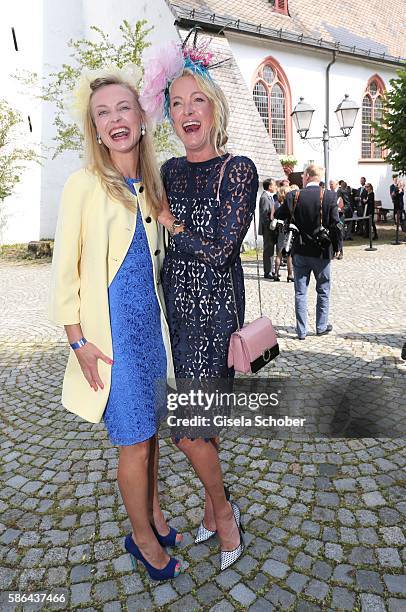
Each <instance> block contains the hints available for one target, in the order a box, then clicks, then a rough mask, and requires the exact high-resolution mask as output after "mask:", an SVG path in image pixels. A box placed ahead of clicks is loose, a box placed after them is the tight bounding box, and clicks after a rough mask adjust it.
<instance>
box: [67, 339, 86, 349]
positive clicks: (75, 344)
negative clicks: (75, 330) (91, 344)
mask: <svg viewBox="0 0 406 612" xmlns="http://www.w3.org/2000/svg"><path fill="white" fill-rule="evenodd" d="M85 344H87V340H86V338H81V339H80V340H78V341H77V342H73V343H72V344H71V345H70V347H71V349H73V350H74V351H76V349H78V348H81V347H82V346H85Z"/></svg>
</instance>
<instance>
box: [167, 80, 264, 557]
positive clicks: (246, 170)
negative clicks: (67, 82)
mask: <svg viewBox="0 0 406 612" xmlns="http://www.w3.org/2000/svg"><path fill="white" fill-rule="evenodd" d="M169 92H170V93H169V96H170V100H169V102H170V107H169V108H170V116H171V120H172V123H173V126H174V129H175V131H176V133H177V135H178V136H179V138H180V139H181V140H182V142H183V144H184V146H185V149H186V157H181V158H178V159H171V160H169V161H168V162H166V163H165V164H164V166H163V169H162V176H163V181H164V186H165V189H166V194H167V197H168V201H169V206H170V210H171V212H172V214H173V215H174V217H175V218H176V220H177V222H175V223H174V226H173V228H172V230H173V231H172V234H173V235H172V238H171V240H170V244H169V248H168V252H167V255H166V258H165V262H164V267H163V286H164V293H165V301H166V306H167V315H168V322H169V329H170V333H171V340H172V351H173V358H174V367H175V375H176V376H177V377H178V378H181V379H189V378H191V379H199V380H202V379H208V378H220V377H221V378H226V377H232V376H233V371H232V370H229V368H228V367H227V354H228V345H229V341H230V336H231V334H232V332H233V331H235V330H236V328H237V318H236V313H235V305H234V300H233V295H232V285H231V282H230V269H231V272H232V275H233V281H234V286H235V294H236V301H237V304H238V308H239V313H238V314H239V318H240V321H241V322H242V321H243V319H244V280H243V272H242V267H241V261H240V256H239V253H240V248H241V244H242V241H243V239H244V236H245V235H246V233H247V230H248V228H249V226H250V223H251V219H252V216H253V213H254V210H255V204H256V196H257V190H258V176H257V171H256V168H255V165H254V163H253V162H252V161H251V160H250V159H248V158H247V157H242V156H235V157H232V158H231V159H230V158H229V157H228V155H226V154H225V153H224V152H223V151H222V147H223V146H224V144H225V143H226V141H227V133H226V129H227V121H228V109H227V102H226V100H225V98H224V94H223V93H222V91H221V90H220V89H219V87H218V86H217V85H215V83H214V81H212V79H209V78H202V77H201V76H199V75H196V74H195V73H194V72H192V71H190V70H184V72H183V74H182V75H181V76H180V77H178V78H176V79H175V80H174V81H173V82H172V84H171V86H170V89H169ZM222 167H223V170H224V177H223V179H222V180H221V184H220V185H219V183H220V172H221V169H222ZM218 189H219V194H218V195H219V197H218V198H217V191H218ZM180 223H181V224H182V225H181V227H179V224H180ZM192 435H193V434H192ZM217 442H218V440H217V439H214V438H212V439H210V440H204V439H202V438H197V439H193V438H192V437H191V438H188V437H182V438H180V439H176V443H177V445H178V447H179V448H180V449H181V450H182V451H183V452H184V453H185V454H186V456H187V457H188V458H189V460H190V461H191V463H192V465H193V467H194V469H195V471H196V473H197V475H198V476H199V477H200V479H201V481H202V484H203V485H204V487H205V493H206V503H205V513H204V518H203V521H202V523H201V525H200V527H199V530H198V532H197V536H196V542H197V543H198V542H202V541H205V540H207V539H209V538H210V537H212V536H214V535H215V534H216V533H217V534H218V536H219V539H220V547H221V569H226V568H227V567H229V566H230V565H231V564H232V563H234V562H235V561H236V560H237V559H238V558H239V557H240V555H241V554H242V551H243V547H244V546H243V540H242V537H241V533H240V532H239V527H240V510H239V508H238V506H237V504H235V503H234V502H231V504H230V503H229V502H228V500H227V499H226V491H225V489H224V486H223V477H222V471H221V466H220V462H219V456H218V444H217ZM233 517H234V518H233ZM234 519H235V520H234Z"/></svg>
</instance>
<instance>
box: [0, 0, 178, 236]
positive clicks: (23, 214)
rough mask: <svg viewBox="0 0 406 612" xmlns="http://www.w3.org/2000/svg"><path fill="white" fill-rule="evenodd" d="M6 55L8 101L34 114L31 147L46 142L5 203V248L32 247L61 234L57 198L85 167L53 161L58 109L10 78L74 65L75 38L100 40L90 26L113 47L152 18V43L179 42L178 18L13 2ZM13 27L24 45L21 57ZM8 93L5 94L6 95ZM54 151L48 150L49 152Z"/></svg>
mask: <svg viewBox="0 0 406 612" xmlns="http://www.w3.org/2000/svg"><path fill="white" fill-rule="evenodd" d="M2 15H3V19H2V23H1V37H0V45H1V47H0V49H1V51H2V63H1V67H0V77H1V81H2V83H6V88H5V90H4V93H3V92H2V96H3V95H4V96H5V97H7V99H8V100H9V102H10V103H11V104H12V105H13V106H15V107H16V108H18V109H19V110H21V111H22V112H23V115H24V117H26V116H27V115H28V114H30V116H31V120H32V124H33V133H32V135H30V134H29V132H28V129H27V134H26V137H25V142H26V143H27V146H28V145H29V143H30V142H38V143H40V142H41V143H42V149H41V151H42V154H43V155H46V158H45V159H44V161H43V164H42V166H41V167H40V166H35V165H31V166H30V167H29V169H28V170H27V171H26V172H24V175H23V177H22V180H21V183H20V184H19V186H18V189H17V190H16V191H15V193H14V194H13V195H12V196H10V197H9V198H7V200H6V203H5V209H6V210H5V212H6V214H7V217H8V222H7V226H6V228H5V229H4V231H3V235H1V234H0V242H3V243H16V242H28V241H30V240H37V239H40V238H52V237H53V236H54V233H55V226H56V219H57V214H58V207H59V200H60V195H61V191H62V187H63V184H64V183H65V181H66V179H67V177H68V176H69V174H71V173H72V172H73V171H74V170H76V169H77V168H79V167H80V166H81V165H82V160H81V159H80V157H79V156H78V154H77V153H74V152H65V153H63V154H61V155H59V156H58V157H56V158H55V159H52V149H53V148H54V147H55V142H54V141H53V138H54V136H55V128H54V126H53V121H54V115H55V108H54V106H53V105H52V104H46V103H39V102H38V101H36V100H35V99H34V98H33V96H30V95H28V93H27V91H23V89H24V88H23V86H22V85H20V84H19V83H18V82H17V81H15V80H13V79H11V78H10V76H9V75H10V73H14V72H15V71H16V69H17V68H21V69H26V70H30V71H32V72H36V73H38V75H39V77H40V78H42V76H44V75H46V74H48V73H49V72H52V71H54V70H55V69H58V68H59V67H60V66H61V65H62V63H64V62H67V63H70V62H71V61H72V60H71V58H70V53H71V50H70V49H69V47H68V46H67V42H68V41H69V39H71V38H73V39H77V38H82V37H84V38H89V39H95V38H96V36H95V34H94V32H92V31H91V30H90V26H92V25H96V26H98V27H100V28H101V29H102V30H103V31H105V32H107V33H108V34H109V35H110V36H111V38H112V40H113V41H118V40H119V39H120V32H119V26H120V24H121V23H122V21H123V20H124V19H126V20H128V21H129V22H130V23H131V24H135V22H136V21H137V20H140V19H146V20H147V21H148V24H147V26H151V25H153V26H154V29H153V30H152V31H151V33H150V34H149V37H148V40H149V41H150V42H151V43H152V44H162V45H164V44H165V43H167V42H168V41H169V40H177V39H178V34H177V31H176V28H175V27H174V26H173V21H174V18H173V15H172V13H171V12H170V10H169V8H168V7H167V5H166V3H165V2H164V0H149V1H147V0H137V1H136V2H131V1H130V0H114V1H113V0H98V2H94V0H58V2H54V0H37V1H36V2H35V4H34V3H32V2H29V1H28V0H14V1H13V3H9V4H7V5H5V6H4V7H3V13H2ZM11 27H14V28H15V30H16V34H17V38H18V41H19V48H20V50H19V51H18V52H16V51H15V49H14V45H13V39H12V34H11ZM5 94H7V95H5ZM47 148H49V151H47Z"/></svg>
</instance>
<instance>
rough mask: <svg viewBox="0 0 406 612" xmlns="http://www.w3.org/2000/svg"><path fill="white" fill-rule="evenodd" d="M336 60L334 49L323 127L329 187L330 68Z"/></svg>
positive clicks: (326, 176)
mask: <svg viewBox="0 0 406 612" xmlns="http://www.w3.org/2000/svg"><path fill="white" fill-rule="evenodd" d="M335 61H336V52H335V51H333V59H332V60H331V62H330V63H329V64H328V65H327V68H326V121H325V124H324V129H323V152H324V168H325V175H324V182H325V188H326V189H327V187H328V180H329V138H330V68H331V66H332V65H333V64H334V63H335Z"/></svg>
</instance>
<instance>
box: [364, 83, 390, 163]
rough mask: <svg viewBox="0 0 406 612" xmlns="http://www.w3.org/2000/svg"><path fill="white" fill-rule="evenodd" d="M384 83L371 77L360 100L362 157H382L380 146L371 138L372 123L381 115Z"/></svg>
mask: <svg viewBox="0 0 406 612" xmlns="http://www.w3.org/2000/svg"><path fill="white" fill-rule="evenodd" d="M383 93H384V85H383V83H382V82H381V81H380V79H379V80H378V78H374V79H372V80H371V81H370V82H369V84H368V87H367V89H366V92H365V95H364V99H363V101H362V137H361V157H362V158H363V159H382V158H383V157H384V155H383V151H382V147H381V146H379V145H377V144H376V143H375V142H374V140H373V128H372V123H373V122H374V121H379V119H380V118H381V117H382V110H383V105H382V94H383Z"/></svg>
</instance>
